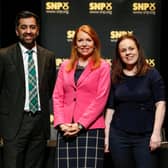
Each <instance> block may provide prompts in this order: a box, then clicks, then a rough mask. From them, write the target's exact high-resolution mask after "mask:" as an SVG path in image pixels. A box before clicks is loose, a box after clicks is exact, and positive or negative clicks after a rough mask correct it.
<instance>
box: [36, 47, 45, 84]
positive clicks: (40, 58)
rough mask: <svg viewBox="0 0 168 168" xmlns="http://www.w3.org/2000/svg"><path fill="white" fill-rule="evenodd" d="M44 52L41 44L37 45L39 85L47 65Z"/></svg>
mask: <svg viewBox="0 0 168 168" xmlns="http://www.w3.org/2000/svg"><path fill="white" fill-rule="evenodd" d="M43 54H44V53H42V50H41V48H40V47H39V46H37V62H38V78H39V85H40V83H41V80H42V75H43V73H44V72H43V71H44V66H45V59H46V58H45V57H44V56H43Z"/></svg>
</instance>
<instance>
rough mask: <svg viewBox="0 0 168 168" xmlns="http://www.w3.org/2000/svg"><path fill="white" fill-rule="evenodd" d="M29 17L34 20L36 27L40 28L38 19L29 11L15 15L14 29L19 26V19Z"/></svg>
mask: <svg viewBox="0 0 168 168" xmlns="http://www.w3.org/2000/svg"><path fill="white" fill-rule="evenodd" d="M30 17H33V18H35V20H36V23H37V25H38V26H40V19H39V17H38V16H37V15H36V14H35V13H33V12H30V11H21V12H19V13H18V14H17V15H16V19H15V28H16V27H17V26H18V25H19V20H20V19H22V18H30Z"/></svg>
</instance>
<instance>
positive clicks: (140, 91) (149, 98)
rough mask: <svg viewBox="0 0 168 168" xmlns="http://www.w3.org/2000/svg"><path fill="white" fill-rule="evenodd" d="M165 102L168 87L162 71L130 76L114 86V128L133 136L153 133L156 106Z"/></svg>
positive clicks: (112, 96)
mask: <svg viewBox="0 0 168 168" xmlns="http://www.w3.org/2000/svg"><path fill="white" fill-rule="evenodd" d="M160 100H165V86H164V82H163V79H162V77H161V76H160V74H159V72H158V71H157V70H156V69H155V68H152V69H151V70H149V72H148V73H147V74H146V75H144V76H126V75H124V77H123V79H122V81H121V82H120V83H118V84H114V85H113V84H112V87H111V91H110V95H109V100H108V103H107V107H108V108H113V109H115V113H114V116H113V120H112V123H111V124H112V126H113V127H115V128H118V129H121V130H125V131H127V132H131V133H144V132H151V131H152V129H153V123H154V117H155V103H156V102H158V101H160Z"/></svg>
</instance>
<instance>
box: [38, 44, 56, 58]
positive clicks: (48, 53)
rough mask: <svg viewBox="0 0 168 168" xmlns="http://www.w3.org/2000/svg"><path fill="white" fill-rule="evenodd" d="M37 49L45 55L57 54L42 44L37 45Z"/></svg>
mask: <svg viewBox="0 0 168 168" xmlns="http://www.w3.org/2000/svg"><path fill="white" fill-rule="evenodd" d="M37 51H38V52H40V53H42V54H44V55H51V56H55V53H54V52H53V51H51V50H49V49H47V48H44V47H42V46H40V45H37Z"/></svg>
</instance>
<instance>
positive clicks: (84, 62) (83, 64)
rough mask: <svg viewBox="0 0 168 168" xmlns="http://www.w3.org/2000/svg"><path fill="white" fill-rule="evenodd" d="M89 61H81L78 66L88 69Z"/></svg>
mask: <svg viewBox="0 0 168 168" xmlns="http://www.w3.org/2000/svg"><path fill="white" fill-rule="evenodd" d="M88 62H89V60H88V59H79V60H78V65H79V66H82V67H86V66H87V65H88Z"/></svg>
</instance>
